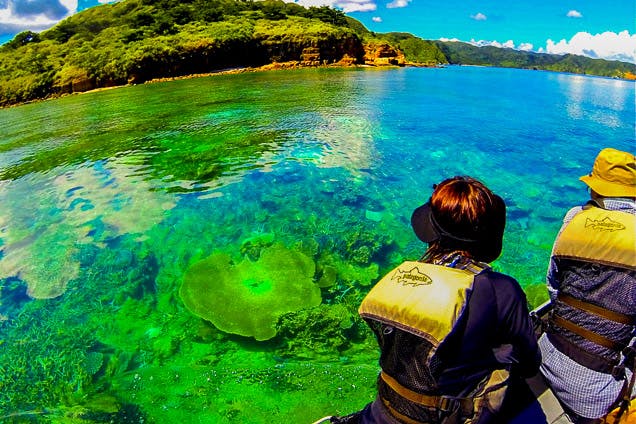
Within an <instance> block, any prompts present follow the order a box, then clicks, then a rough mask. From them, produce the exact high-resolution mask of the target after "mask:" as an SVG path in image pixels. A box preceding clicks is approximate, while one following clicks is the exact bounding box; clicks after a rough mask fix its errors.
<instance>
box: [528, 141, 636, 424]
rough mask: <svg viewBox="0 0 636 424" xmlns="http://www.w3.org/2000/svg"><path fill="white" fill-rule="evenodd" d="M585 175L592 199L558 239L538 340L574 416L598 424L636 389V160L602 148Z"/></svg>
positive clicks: (554, 384)
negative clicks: (544, 325)
mask: <svg viewBox="0 0 636 424" xmlns="http://www.w3.org/2000/svg"><path fill="white" fill-rule="evenodd" d="M580 179H581V181H583V182H584V183H585V184H586V185H587V186H588V187H589V190H590V197H591V198H590V200H589V201H588V202H587V203H586V204H585V205H583V206H579V207H575V208H573V209H571V210H570V211H569V212H568V213H567V214H566V216H565V218H564V220H563V226H562V228H561V230H560V232H559V234H558V236H557V238H556V241H555V243H554V247H553V249H552V255H551V258H550V266H549V269H548V274H547V285H548V291H549V293H550V299H551V302H552V304H553V312H552V314H551V315H550V318H549V321H548V322H549V324H548V329H547V330H546V333H545V334H543V335H542V336H541V338H540V339H539V346H540V348H541V352H542V356H543V363H542V365H541V372H542V374H543V375H544V376H545V377H546V379H547V380H548V382H549V384H550V386H551V388H552V390H553V392H554V393H555V394H556V396H557V397H558V398H559V400H560V401H561V403H562V404H563V405H564V406H565V409H566V410H567V411H568V412H569V415H570V416H571V418H572V420H573V421H574V422H575V423H593V422H600V421H599V420H600V419H601V417H603V416H605V415H606V414H607V413H608V412H609V410H611V409H614V408H616V407H617V406H619V405H620V404H621V402H622V403H623V406H625V405H626V404H627V403H629V399H630V397H632V398H633V393H634V387H633V384H634V383H633V379H632V378H631V375H632V372H631V371H630V367H631V369H632V370H633V367H634V357H633V355H632V356H631V358H630V354H629V352H630V346H631V351H632V353H633V349H634V334H635V323H636V202H635V200H636V158H635V157H634V155H633V154H631V153H628V152H624V151H620V150H616V149H612V148H606V149H603V150H601V151H600V153H599V154H598V156H597V157H596V160H595V161H594V165H593V167H592V171H591V172H590V173H589V174H588V175H585V176H582V177H581V178H580ZM630 385H631V386H632V387H630ZM621 422H622V421H621ZM630 422H631V421H630Z"/></svg>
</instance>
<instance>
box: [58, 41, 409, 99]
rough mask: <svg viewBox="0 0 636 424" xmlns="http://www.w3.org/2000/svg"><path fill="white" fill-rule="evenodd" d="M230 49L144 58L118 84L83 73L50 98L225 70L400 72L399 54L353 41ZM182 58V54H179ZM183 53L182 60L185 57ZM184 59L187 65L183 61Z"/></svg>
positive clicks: (60, 85) (388, 47)
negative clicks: (318, 68) (385, 68)
mask: <svg viewBox="0 0 636 424" xmlns="http://www.w3.org/2000/svg"><path fill="white" fill-rule="evenodd" d="M234 47H236V48H235V49H231V48H225V49H218V48H217V49H210V48H203V49H198V50H191V51H188V52H185V53H184V54H176V53H175V54H174V55H173V56H168V57H160V58H157V57H153V58H145V60H142V61H140V62H138V63H136V64H135V66H134V67H132V68H131V69H128V72H127V79H126V80H122V81H114V80H108V81H106V80H103V81H97V80H95V79H94V78H89V77H88V76H87V75H86V72H81V73H78V74H77V75H74V76H73V78H69V79H66V80H65V81H60V80H58V81H56V82H55V83H54V84H53V86H52V87H51V88H52V90H51V91H52V92H53V93H57V94H65V93H73V92H82V91H87V90H91V89H95V88H102V87H111V86H115V85H122V84H126V83H128V84H139V83H143V82H145V81H149V80H155V79H163V78H175V77H182V76H185V75H193V74H205V73H209V72H215V71H218V70H220V69H227V68H245V67H246V68H253V67H260V68H262V69H282V68H296V67H307V66H309V67H311V66H325V65H335V66H354V65H367V66H404V65H405V63H406V61H405V58H404V54H403V53H402V52H401V51H399V50H397V49H395V48H393V47H392V46H391V45H389V44H388V43H386V42H381V41H374V42H366V43H365V42H362V41H361V40H360V39H359V38H357V37H348V38H341V39H338V40H332V39H326V40H320V41H319V42H318V43H315V44H310V45H307V44H304V43H303V42H298V43H293V42H292V43H290V42H286V43H283V42H280V41H279V40H276V41H274V40H257V41H255V42H252V43H250V44H248V45H243V46H234ZM180 53H183V52H180ZM186 53H187V54H186ZM183 57H187V58H188V60H185V61H184V60H183Z"/></svg>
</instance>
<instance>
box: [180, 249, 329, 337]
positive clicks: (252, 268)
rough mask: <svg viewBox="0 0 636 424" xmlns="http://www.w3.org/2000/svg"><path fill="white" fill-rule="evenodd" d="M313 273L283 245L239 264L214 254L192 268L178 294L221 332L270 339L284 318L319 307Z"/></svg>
mask: <svg viewBox="0 0 636 424" xmlns="http://www.w3.org/2000/svg"><path fill="white" fill-rule="evenodd" d="M314 273H315V265H314V262H313V261H312V260H311V259H310V258H308V257H307V256H305V255H303V254H302V253H299V252H294V251H291V250H288V249H286V248H285V247H283V246H281V245H274V246H272V247H269V248H266V249H263V250H262V251H261V253H260V257H259V259H258V260H257V261H254V262H253V261H251V260H250V259H247V258H246V259H244V260H243V261H241V262H240V263H238V264H234V265H233V264H232V260H231V258H230V256H229V255H227V254H224V253H215V254H212V255H211V256H209V257H208V258H206V259H203V260H202V261H200V262H197V263H195V264H194V265H192V266H191V267H190V268H189V269H188V271H187V273H186V275H185V277H184V280H183V284H182V285H181V289H180V290H179V294H180V295H181V298H182V299H183V302H184V303H185V305H186V306H187V308H188V309H189V310H190V311H191V312H192V313H193V314H195V315H197V316H200V317H201V318H203V319H205V320H207V321H210V322H212V323H213V324H214V325H215V326H216V327H218V328H219V329H220V330H223V331H226V332H228V333H234V334H239V335H242V336H249V337H254V338H255V339H256V340H267V339H271V338H272V337H274V336H275V335H276V327H275V326H276V321H277V319H278V317H279V316H280V315H282V314H283V313H286V312H292V311H296V310H299V309H303V308H308V307H312V306H316V305H318V304H319V303H320V301H321V296H320V289H319V288H318V286H317V285H316V284H315V283H314V281H313V276H314Z"/></svg>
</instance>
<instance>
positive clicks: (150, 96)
mask: <svg viewBox="0 0 636 424" xmlns="http://www.w3.org/2000/svg"><path fill="white" fill-rule="evenodd" d="M634 98H635V88H634V83H633V82H627V81H621V80H612V79H605V78H595V77H587V76H576V75H567V74H559V73H550V72H539V71H522V70H510V69H496V68H477V67H448V68H441V69H416V68H405V69H384V70H382V69H380V70H378V69H358V70H343V69H312V70H299V71H284V72H268V73H246V74H237V75H219V76H214V77H209V78H198V79H192V80H181V81H173V82H166V83H155V84H148V85H140V86H131V87H124V88H118V89H113V90H107V91H102V92H93V93H88V94H82V95H74V96H69V97H64V98H61V99H56V100H51V101H46V102H41V103H36V104H29V105H23V106H20V107H15V108H10V109H5V110H0V129H1V131H0V133H1V134H2V135H1V136H0V252H1V253H0V420H4V421H7V422H45V423H47V422H73V423H75V422H77V423H84V422H85V423H92V422H131V423H137V422H139V423H141V422H157V423H171V422H179V421H183V422H192V423H217V422H219V423H223V422H244V423H270V422H280V423H282V422H312V421H313V420H315V419H318V418H319V417H321V416H324V415H328V414H345V413H348V412H352V411H354V410H356V409H358V408H360V407H362V406H363V405H364V404H365V403H366V402H368V401H369V400H370V399H372V397H373V395H374V384H375V376H376V374H377V371H378V368H377V351H376V347H375V343H374V341H373V338H372V336H371V334H370V332H369V331H368V330H367V329H366V327H365V326H364V324H363V323H361V321H360V320H359V319H358V318H357V314H356V310H357V306H358V304H359V302H360V300H361V299H362V298H363V297H364V295H365V294H366V293H367V292H368V290H369V289H370V287H371V286H372V284H373V283H374V282H375V281H377V280H378V278H379V277H380V276H381V275H382V274H383V273H385V272H387V271H388V270H390V269H391V267H393V266H395V265H397V264H398V263H399V262H400V261H402V260H404V259H415V258H417V257H419V255H421V253H422V252H423V250H424V248H425V246H424V245H423V244H422V243H420V242H419V241H418V240H417V239H416V238H415V236H414V235H413V234H412V232H411V229H410V227H409V218H410V214H411V212H412V210H413V209H414V208H415V207H416V206H418V205H420V204H421V203H423V202H424V201H426V200H427V199H428V197H429V196H430V193H431V186H432V184H434V183H437V182H439V181H440V180H442V179H444V178H446V177H449V176H453V175H462V174H463V175H471V176H474V177H476V178H478V179H480V180H482V181H484V182H485V183H486V184H487V185H488V186H490V187H491V188H492V189H493V190H494V191H495V192H496V193H498V194H500V195H501V196H502V197H503V198H504V199H505V201H506V203H507V206H508V225H507V231H506V236H505V240H504V251H503V254H502V257H501V258H500V259H499V260H498V261H496V262H495V264H494V266H495V267H496V268H497V269H498V270H500V271H503V272H506V273H509V274H511V275H512V276H514V277H515V278H517V279H518V280H519V282H520V283H521V285H522V286H523V287H524V290H525V291H526V293H527V295H528V298H529V301H530V303H531V304H532V305H535V306H536V305H537V304H539V303H541V302H542V301H543V300H545V299H546V293H545V289H544V286H543V280H544V275H545V270H546V265H547V261H548V257H549V253H550V248H551V244H552V241H553V239H554V237H555V235H556V232H557V231H558V229H559V227H560V221H561V218H562V216H563V215H564V214H565V212H566V211H567V210H568V209H569V208H570V207H572V206H574V205H577V204H581V203H582V202H584V201H585V200H586V198H587V192H586V190H585V186H584V185H583V183H581V182H580V181H578V177H579V176H581V175H584V174H586V173H587V172H589V170H590V167H591V165H592V162H593V160H594V157H595V156H596V154H597V153H598V151H599V150H600V149H602V148H604V147H614V148H618V149H621V150H626V151H632V152H633V151H634V150H636V148H635V147H636V146H635V138H634V120H635V118H634V117H635V110H634ZM188 299H190V300H188ZM210 311H211V312H210ZM206 314H207V315H206ZM203 315H205V316H204V318H205V319H202V318H201V317H200V316H203ZM256 339H259V340H256ZM261 339H262V340H261Z"/></svg>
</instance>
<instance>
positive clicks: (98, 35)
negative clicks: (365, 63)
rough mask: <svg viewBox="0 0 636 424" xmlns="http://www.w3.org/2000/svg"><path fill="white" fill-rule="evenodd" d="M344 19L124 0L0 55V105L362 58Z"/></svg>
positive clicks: (192, 0)
mask: <svg viewBox="0 0 636 424" xmlns="http://www.w3.org/2000/svg"><path fill="white" fill-rule="evenodd" d="M347 22H348V20H347V19H346V17H345V15H344V13H342V12H340V11H337V10H335V9H331V8H328V7H310V8H304V7H302V6H299V5H296V4H293V3H284V2H282V1H280V0H278V1H277V0H266V1H250V0H236V1H235V0H189V1H188V0H186V1H181V0H126V1H123V2H118V3H114V4H106V5H102V6H98V7H94V8H90V9H87V10H85V11H83V12H81V13H78V14H76V15H74V16H71V17H69V18H67V19H65V20H64V21H62V22H60V23H59V24H57V25H56V26H55V27H53V28H51V29H49V30H48V31H44V32H42V33H41V34H36V33H33V32H23V33H21V34H18V35H17V36H16V37H15V38H14V39H13V40H12V41H11V42H9V43H7V44H5V45H4V46H2V48H0V105H7V104H12V103H18V102H23V101H28V100H32V99H37V98H42V97H46V96H47V95H50V94H53V93H64V92H72V91H84V90H86V89H91V88H96V87H105V86H115V85H121V84H126V83H138V82H144V81H147V80H149V79H152V78H156V77H170V76H178V75H185V74H192V73H200V72H208V71H211V70H214V69H222V68H228V67H238V66H258V65H263V64H266V63H269V62H273V61H289V60H299V59H300V56H301V54H302V52H303V50H304V49H305V48H306V47H314V48H317V49H318V50H319V52H320V59H321V60H322V61H327V62H333V61H336V60H339V59H340V58H342V57H343V56H344V55H345V54H348V55H350V56H352V57H353V58H354V59H355V60H361V59H362V55H363V51H362V44H361V39H360V36H359V35H358V33H357V32H356V31H355V30H354V29H351V28H350V27H349V26H348V24H347Z"/></svg>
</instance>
